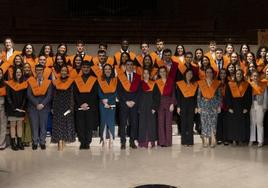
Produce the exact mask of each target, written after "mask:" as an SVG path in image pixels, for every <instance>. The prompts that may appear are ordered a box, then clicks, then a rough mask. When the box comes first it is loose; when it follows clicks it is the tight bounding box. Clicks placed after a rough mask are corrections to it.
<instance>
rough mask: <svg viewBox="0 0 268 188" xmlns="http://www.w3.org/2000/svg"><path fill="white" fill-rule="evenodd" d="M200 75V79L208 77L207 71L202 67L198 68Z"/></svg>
mask: <svg viewBox="0 0 268 188" xmlns="http://www.w3.org/2000/svg"><path fill="white" fill-rule="evenodd" d="M198 77H199V79H200V80H205V79H206V73H205V71H204V70H202V69H199V70H198Z"/></svg>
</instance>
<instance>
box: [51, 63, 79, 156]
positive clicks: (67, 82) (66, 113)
mask: <svg viewBox="0 0 268 188" xmlns="http://www.w3.org/2000/svg"><path fill="white" fill-rule="evenodd" d="M68 74H69V71H68V67H67V66H66V65H63V66H62V67H61V69H60V75H59V78H58V79H56V80H55V81H53V84H54V86H55V88H56V91H55V94H54V97H53V106H52V110H53V126H52V136H51V142H52V143H58V150H59V151H62V150H63V147H64V142H74V141H75V136H76V135H75V127H74V114H73V112H74V109H73V108H74V101H73V79H71V78H69V75H68Z"/></svg>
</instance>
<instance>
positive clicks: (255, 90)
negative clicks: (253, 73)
mask: <svg viewBox="0 0 268 188" xmlns="http://www.w3.org/2000/svg"><path fill="white" fill-rule="evenodd" d="M250 85H251V87H252V95H253V96H255V95H262V94H263V93H264V91H265V89H266V87H267V84H266V83H264V82H259V84H258V85H257V84H255V83H254V82H250Z"/></svg>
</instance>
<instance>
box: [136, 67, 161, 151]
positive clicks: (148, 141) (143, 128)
mask: <svg viewBox="0 0 268 188" xmlns="http://www.w3.org/2000/svg"><path fill="white" fill-rule="evenodd" d="M159 103H160V92H159V90H158V88H157V86H156V84H155V82H154V81H152V80H150V70H149V69H147V68H145V69H144V70H143V74H142V81H141V88H140V91H139V105H138V107H139V110H138V111H139V134H138V135H139V137H138V141H139V147H145V148H148V147H154V146H155V141H157V121H156V119H157V118H156V116H157V110H158V107H159Z"/></svg>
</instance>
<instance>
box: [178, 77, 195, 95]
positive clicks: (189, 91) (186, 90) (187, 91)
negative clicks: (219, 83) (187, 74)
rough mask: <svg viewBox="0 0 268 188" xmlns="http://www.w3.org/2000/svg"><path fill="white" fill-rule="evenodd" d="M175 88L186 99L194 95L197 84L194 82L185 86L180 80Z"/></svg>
mask: <svg viewBox="0 0 268 188" xmlns="http://www.w3.org/2000/svg"><path fill="white" fill-rule="evenodd" d="M177 86H178V87H179V89H180V91H181V93H182V94H183V96H184V97H185V98H188V97H193V96H194V95H195V93H196V89H197V86H198V84H197V83H196V82H195V83H190V84H187V83H186V82H185V81H184V80H181V81H178V82H177Z"/></svg>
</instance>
